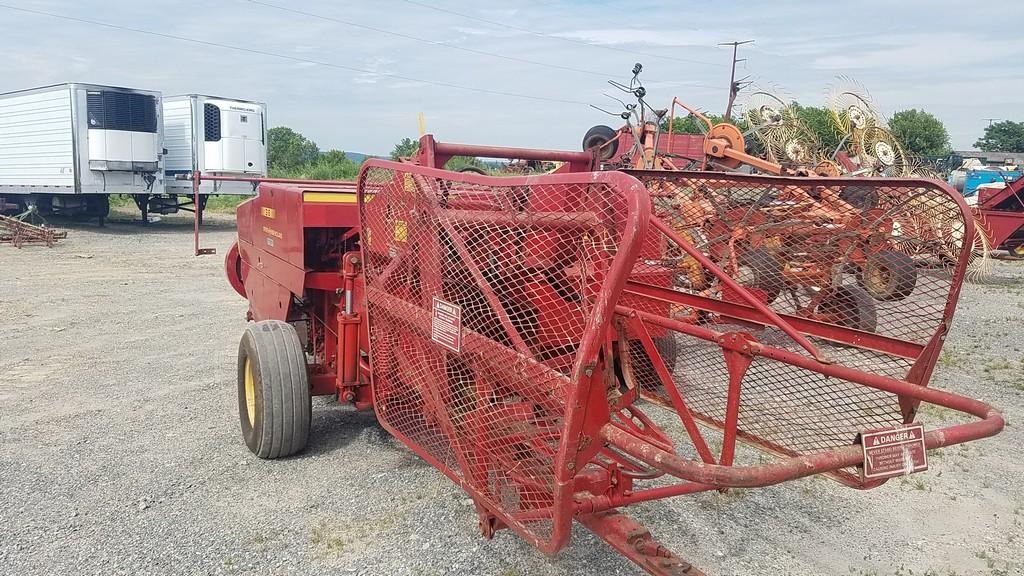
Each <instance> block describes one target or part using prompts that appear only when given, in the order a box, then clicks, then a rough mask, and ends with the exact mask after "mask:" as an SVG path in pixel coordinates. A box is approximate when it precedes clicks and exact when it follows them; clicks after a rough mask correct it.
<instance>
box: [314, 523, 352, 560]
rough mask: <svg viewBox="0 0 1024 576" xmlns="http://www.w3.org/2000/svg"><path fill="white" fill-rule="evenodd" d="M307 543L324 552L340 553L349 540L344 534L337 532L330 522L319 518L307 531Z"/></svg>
mask: <svg viewBox="0 0 1024 576" xmlns="http://www.w3.org/2000/svg"><path fill="white" fill-rule="evenodd" d="M309 543H310V544H312V545H313V546H316V547H318V548H322V549H323V550H324V551H325V552H328V553H331V554H340V553H342V552H344V551H345V546H346V545H347V544H348V543H349V540H348V539H347V538H346V537H345V534H343V533H342V532H339V531H338V530H337V529H336V528H335V527H334V526H333V525H332V524H330V523H328V522H326V521H324V520H321V521H320V522H319V523H318V524H317V525H315V526H313V527H312V528H311V529H310V531H309Z"/></svg>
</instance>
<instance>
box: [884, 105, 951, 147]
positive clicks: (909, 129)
mask: <svg viewBox="0 0 1024 576" xmlns="http://www.w3.org/2000/svg"><path fill="white" fill-rule="evenodd" d="M889 130H891V131H892V134H893V136H895V137H896V140H898V141H899V143H900V144H902V145H903V147H904V148H906V149H907V151H909V152H911V153H912V154H916V155H917V156H945V155H947V154H949V151H950V145H949V132H947V131H946V127H945V126H943V125H942V121H941V120H939V119H938V118H936V117H935V116H933V115H931V114H929V113H927V112H925V111H924V110H918V109H916V108H911V109H910V110H901V111H899V112H897V113H895V114H893V115H892V118H891V119H890V120H889Z"/></svg>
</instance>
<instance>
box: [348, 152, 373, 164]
mask: <svg viewBox="0 0 1024 576" xmlns="http://www.w3.org/2000/svg"><path fill="white" fill-rule="evenodd" d="M345 157H346V158H348V159H349V160H352V161H353V162H358V163H360V164H361V163H362V162H363V160H366V159H367V158H380V156H374V155H373V154H363V153H362V152H348V151H346V152H345Z"/></svg>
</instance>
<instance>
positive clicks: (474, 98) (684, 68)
mask: <svg viewBox="0 0 1024 576" xmlns="http://www.w3.org/2000/svg"><path fill="white" fill-rule="evenodd" d="M275 6H276V7H275ZM11 7H15V8H22V9H28V10H35V11H41V12H47V13H50V14H51V15H43V14H33V13H26V12H24V11H19V10H13V9H11ZM281 7H284V8H286V9H287V10H282V9H281ZM296 11H298V12H296ZM299 12H302V13H299ZM53 15H58V16H64V17H69V18H77V19H80V20H81V19H84V20H89V21H90V22H81V21H74V20H68V19H61V18H57V17H55V16H53ZM339 20H340V21H339ZM341 21H344V23H343V22H341ZM1021 21H1024V2H1020V1H1019V0H1002V1H997V0H993V1H989V2H986V3H979V4H977V5H974V4H965V3H963V2H947V1H942V0H929V1H923V0H922V1H918V0H885V1H877V0H869V1H858V0H848V1H845V2H841V3H840V2H826V1H821V0H813V1H812V0H806V1H793V2H764V1H738V2H723V1H718V2H709V1H705V2H684V1H678V0H677V1H668V0H665V1H653V0H641V1H637V2H630V1H627V0H610V1H599V0H594V1H585V0H545V1H541V0H522V1H507V2H500V3H494V2H465V1H463V2H458V1H454V0H370V1H358V2H356V1H326V0H292V1H288V0H256V1H254V0H219V1H218V0H211V1H205V2H200V1H193V0H183V1H172V0H148V1H145V2H139V1H138V0H133V1H126V0H105V1H103V2H97V1H93V0H36V1H27V0H0V54H3V56H4V66H3V74H0V92H7V91H13V90H20V89H24V88H31V87H36V86H42V85H46V84H54V83H61V82H89V83H96V84H110V85H117V86H128V87H132V88H144V89H151V90H159V91H161V92H163V93H164V94H165V95H173V94H181V93H200V94H211V95H217V96H225V97H233V98H240V99H245V100H258V101H263V102H266V103H267V104H268V108H269V117H270V125H271V126H281V125H284V126H289V127H291V128H293V129H294V130H297V131H298V132H300V133H302V134H304V135H305V136H306V137H308V138H310V139H311V140H313V141H314V142H316V143H317V144H318V145H319V146H320V148H321V149H322V150H327V149H332V148H336V149H340V150H347V151H353V152H362V153H369V154H387V153H388V152H389V151H390V150H391V148H392V147H393V145H394V143H395V142H397V141H399V140H401V139H402V138H404V137H416V136H418V134H419V128H418V121H417V118H418V115H419V114H420V113H423V115H424V117H425V124H426V128H427V131H428V132H431V133H433V134H435V136H436V137H437V139H438V140H441V141H448V142H464V143H472V144H491V145H502V146H522V147H533V148H561V149H578V148H579V146H580V141H581V140H582V137H583V134H584V133H585V132H586V131H587V129H588V128H590V127H591V126H593V125H595V124H608V125H611V126H615V127H617V126H619V125H621V120H620V119H618V118H617V117H612V116H609V115H606V114H605V113H603V112H601V111H598V110H596V109H594V108H592V107H591V106H590V105H591V104H594V105H597V106H600V107H602V108H605V109H606V110H611V111H616V112H617V111H619V110H620V109H621V105H620V104H618V103H616V102H615V101H613V100H611V99H609V98H608V97H606V96H605V95H604V94H606V93H608V94H611V93H615V89H614V88H612V87H611V86H609V85H608V84H607V80H610V79H611V80H619V81H627V82H628V80H629V77H630V70H631V68H632V67H633V64H634V63H635V62H641V63H643V66H644V72H643V74H642V75H641V78H642V80H643V81H644V85H645V86H646V88H647V91H648V97H647V100H648V101H649V102H650V103H652V104H654V105H655V106H657V107H668V105H669V103H670V102H671V100H672V98H673V97H678V98H679V99H680V100H682V101H684V102H687V103H689V104H691V105H694V106H695V107H698V108H700V109H702V110H706V111H709V112H713V113H721V112H723V111H724V108H725V105H726V100H727V87H728V83H729V64H730V62H731V57H732V52H731V48H726V47H721V46H718V44H719V43H722V42H730V41H733V40H755V42H754V43H753V44H748V45H745V46H742V47H741V48H740V57H742V58H745V59H746V60H745V61H744V62H742V63H741V64H740V65H739V67H738V70H737V76H738V77H749V80H751V81H752V82H754V84H753V86H752V87H750V88H747V92H752V91H753V90H755V88H754V87H758V88H761V89H764V90H768V91H771V92H773V93H777V94H780V95H783V96H784V97H787V98H793V99H795V100H797V101H799V102H800V103H801V104H805V105H818V106H821V105H824V103H825V97H826V94H827V92H828V90H829V88H830V87H832V86H836V85H840V84H844V85H845V84H849V83H850V82H856V83H857V84H859V85H861V86H863V87H864V89H866V90H867V92H869V93H870V95H871V97H872V98H873V100H874V102H875V104H876V107H877V108H878V109H879V110H880V112H881V113H882V114H884V115H892V113H894V112H897V111H899V110H904V109H908V108H918V109H924V110H926V111H928V112H931V113H932V114H935V115H936V116H938V118H939V119H940V120H942V121H943V122H944V123H945V125H946V128H947V129H948V130H949V133H950V137H951V139H952V144H953V146H954V148H956V149H968V148H971V147H972V146H973V143H974V141H975V140H976V139H977V138H978V137H979V136H981V134H982V132H983V130H984V127H985V126H986V125H987V124H988V123H989V121H988V120H987V119H988V118H996V119H1003V120H1015V121H1024V110H1022V109H1021V108H1022V107H1021V104H1022V102H1021V96H1020V95H1021V94H1024V34H1018V33H1017V31H1016V30H1015V29H1014V27H1013V25H1012V24H1004V23H1009V22H1021ZM100 23H103V24H109V25H114V26H118V27H121V29H115V28H109V27H104V26H102V25H100ZM123 28H132V29H136V30H144V31H147V32H150V33H156V34H163V35H165V36H156V35H154V34H146V33H141V32H137V31H131V30H125V29H123ZM175 37H182V38H188V39H191V40H193V41H192V42H189V41H184V40H180V39H178V38H175ZM839 77H844V78H846V79H844V80H840V79H839ZM428 82H429V83H428ZM617 95H618V94H617ZM743 100H744V95H743V94H742V93H741V95H740V97H739V98H738V102H739V103H740V104H742V103H743Z"/></svg>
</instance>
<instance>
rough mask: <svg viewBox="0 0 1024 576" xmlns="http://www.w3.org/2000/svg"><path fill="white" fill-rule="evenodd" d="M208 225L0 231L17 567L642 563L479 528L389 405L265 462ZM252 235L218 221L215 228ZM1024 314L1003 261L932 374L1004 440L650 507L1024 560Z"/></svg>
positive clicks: (950, 555) (790, 569)
mask: <svg viewBox="0 0 1024 576" xmlns="http://www.w3.org/2000/svg"><path fill="white" fill-rule="evenodd" d="M190 227H191V224H190V222H188V221H186V220H184V219H177V218H168V219H165V220H164V221H163V222H160V223H158V224H156V225H154V226H151V227H150V228H149V229H145V230H144V229H142V228H140V227H139V226H138V225H136V224H131V223H128V222H120V223H119V222H114V223H111V224H110V225H108V226H107V227H106V228H104V229H100V228H95V227H91V226H89V225H76V226H74V227H72V229H71V231H70V235H69V237H68V239H67V240H64V241H61V242H60V243H59V244H58V245H57V247H55V248H53V249H47V248H42V247H26V248H23V249H21V250H17V249H14V248H13V247H10V246H6V245H4V246H0V574H19V575H21V574H72V573H74V574H104V575H108V574H135V573H141V574H327V573H330V574H367V575H369V574H402V575H405V574H408V575H440V574H493V575H500V576H525V575H533V574H552V575H555V574H557V575H565V574H579V575H583V574H593V575H597V574H600V575H605V574H636V573H637V572H638V571H637V569H636V568H635V567H634V566H633V565H632V564H630V563H629V562H627V561H625V560H623V559H622V558H621V557H620V556H619V555H618V554H616V553H615V552H613V551H612V550H611V549H610V548H608V547H607V546H605V545H604V544H603V543H601V542H600V541H599V540H598V539H596V538H595V537H593V536H591V535H590V534H589V533H588V532H587V531H586V530H584V529H580V528H578V529H577V531H576V532H575V533H574V535H573V542H572V543H571V545H570V547H569V548H567V549H566V550H564V551H563V552H562V553H560V554H559V555H558V556H556V557H553V558H548V557H545V556H544V555H542V554H540V553H539V552H537V551H536V550H534V549H533V548H531V547H530V546H528V545H526V544H524V543H523V542H521V541H520V540H519V539H518V538H516V537H515V536H514V535H513V534H510V533H501V534H499V535H498V536H497V537H496V538H495V539H494V540H492V541H485V540H483V539H482V538H480V537H479V536H478V534H477V530H476V518H475V514H474V512H473V508H472V505H471V502H470V501H469V499H468V498H467V497H466V496H465V495H464V494H463V493H462V492H461V491H459V490H458V489H457V488H455V486H454V485H453V484H451V483H450V482H449V481H447V480H446V479H444V478H443V477H442V476H441V475H440V474H439V473H437V472H435V471H434V470H433V469H432V468H430V467H429V466H428V465H426V464H424V463H423V462H422V461H420V460H419V459H418V458H416V457H415V456H414V455H413V454H412V453H411V452H410V451H409V450H407V449H405V448H404V447H403V446H402V445H401V444H400V443H399V442H397V441H396V440H394V439H392V438H391V437H390V436H389V435H388V434H387V433H385V432H384V431H382V430H381V429H380V428H379V427H378V426H377V424H376V422H375V420H374V417H373V415H372V414H367V413H356V412H352V411H350V410H347V409H344V408H340V407H338V406H334V405H332V403H331V402H328V401H322V400H317V401H315V405H314V412H313V424H312V427H313V430H312V434H311V444H310V446H309V448H308V449H307V450H306V452H304V453H303V454H301V455H300V456H298V457H294V458H290V459H285V460H281V461H274V462H263V461H259V460H257V459H256V458H255V457H253V456H252V455H251V454H250V453H249V452H248V451H247V450H246V448H245V445H244V444H243V442H242V439H241V436H240V434H239V431H238V417H237V413H236V408H237V405H236V392H235V354H236V350H237V344H238V338H239V336H240V335H241V333H242V330H243V328H244V325H245V320H244V315H245V310H246V304H245V302H244V301H243V300H242V299H241V298H239V297H238V296H237V295H236V294H235V293H234V292H233V291H232V290H231V288H230V287H229V286H228V285H227V283H226V282H225V280H224V277H223V272H222V264H221V257H220V256H219V255H218V256H215V257H206V258H194V257H192V256H191V242H192V237H191V234H190V232H191V230H190ZM233 236H234V230H233V227H232V224H231V222H230V221H229V220H226V219H220V220H218V221H217V222H215V223H214V224H212V225H210V226H208V227H206V228H205V229H204V244H209V245H211V246H215V247H216V248H217V249H218V251H219V252H220V254H223V253H224V252H225V251H226V249H227V247H228V246H229V245H230V242H231V241H232V238H233ZM1022 318H1024V263H1008V262H996V263H995V268H994V274H993V277H992V279H991V282H990V284H988V285H985V286H979V285H966V286H965V288H964V291H963V296H962V298H961V304H960V308H959V311H958V314H957V318H956V322H955V325H954V329H953V332H952V335H951V338H950V340H949V342H948V344H947V351H946V353H945V354H944V355H943V358H942V361H941V362H940V366H939V368H938V370H937V373H936V376H935V378H934V380H933V383H934V385H937V386H940V387H944V388H948V389H950V390H953V391H956V392H960V393H963V394H966V395H968V396H976V397H979V398H982V399H985V400H987V401H989V402H991V403H992V404H994V405H995V406H997V407H999V408H1001V409H1002V410H1003V411H1004V413H1005V414H1006V415H1007V420H1008V421H1009V424H1008V426H1007V428H1006V430H1005V431H1004V432H1003V433H1002V434H1000V435H999V436H997V437H995V438H992V439H988V440H985V441H981V442H977V443H974V444H970V445H967V446H964V447H954V448H951V449H947V450H945V451H943V452H941V453H939V454H935V453H933V457H932V458H931V462H930V463H931V469H930V470H929V471H927V472H925V473H922V474H918V475H915V476H911V477H909V478H907V479H904V480H902V481H900V480H895V481H891V482H889V483H888V484H886V485H884V486H882V487H881V488H879V489H876V490H871V491H867V492H858V491H855V490H850V489H846V488H843V487H841V486H839V485H837V484H834V483H832V482H830V481H828V480H824V479H820V478H812V479H805V480H802V481H797V482H790V483H787V484H783V485H779V486H775V487H771V488H766V489H758V490H743V491H735V492H733V493H730V494H728V495H722V494H718V493H711V494H701V495H697V496H689V497H680V498H676V499H673V500H668V501H659V502H655V503H651V504H646V505H642V506H636V507H634V508H633V509H632V510H631V514H632V515H633V516H635V517H636V518H638V519H639V520H641V521H642V522H644V523H645V524H646V525H648V526H649V527H650V528H651V529H652V531H653V532H654V533H655V535H656V536H657V537H659V539H660V540H661V541H662V542H663V543H664V544H666V545H667V546H669V547H670V548H672V549H674V550H676V551H677V552H679V553H680V555H681V556H683V557H684V558H686V559H688V560H690V561H691V562H693V563H694V564H695V565H697V566H699V567H701V568H703V569H705V570H706V571H707V572H708V573H709V574H721V575H725V574H744V575H746V574H773V575H774V574H793V575H818V574H853V575H864V576H866V575H877V576H881V575H887V574H894V575H901V576H909V575H910V574H914V575H921V574H929V575H933V576H946V575H949V574H984V575H993V576H995V575H1001V574H1002V575H1008V574H1022V573H1024V526H1022V525H1024V483H1022V482H1021V480H1020V479H1021V477H1024V433H1022V432H1021V429H1020V428H1019V427H1018V426H1017V420H1016V418H1017V416H1018V414H1021V411H1022V409H1024V353H1022V350H1024V345H1022V344H1021V343H1020V341H1019V340H1017V338H1018V335H1019V334H1020V326H1021V321H1022ZM948 418H950V415H949V414H948V413H946V412H944V411H941V410H930V411H927V412H926V413H925V414H924V416H923V419H924V421H925V422H926V425H929V424H931V425H932V426H935V425H941V424H942V423H943V422H944V421H945V420H946V419H948ZM947 423H948V422H947Z"/></svg>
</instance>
